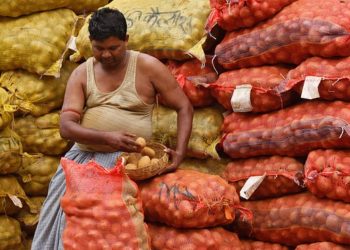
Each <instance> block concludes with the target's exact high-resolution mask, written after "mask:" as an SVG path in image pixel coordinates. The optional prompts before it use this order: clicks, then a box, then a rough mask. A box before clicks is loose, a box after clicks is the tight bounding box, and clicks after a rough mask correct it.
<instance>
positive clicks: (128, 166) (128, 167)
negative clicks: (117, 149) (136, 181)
mask: <svg viewBox="0 0 350 250" xmlns="http://www.w3.org/2000/svg"><path fill="white" fill-rule="evenodd" d="M125 168H126V169H137V165H135V164H132V163H129V164H127V165H126V166H125Z"/></svg>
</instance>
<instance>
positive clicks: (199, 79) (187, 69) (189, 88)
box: [167, 59, 217, 107]
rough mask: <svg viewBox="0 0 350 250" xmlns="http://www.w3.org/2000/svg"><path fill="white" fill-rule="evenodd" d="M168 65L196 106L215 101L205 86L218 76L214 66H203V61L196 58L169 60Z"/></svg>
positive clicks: (207, 104)
mask: <svg viewBox="0 0 350 250" xmlns="http://www.w3.org/2000/svg"><path fill="white" fill-rule="evenodd" d="M167 66H168V68H169V70H170V72H171V73H172V75H173V76H174V77H175V78H176V80H177V82H178V84H179V85H180V87H181V88H182V89H183V91H184V92H185V94H186V96H187V97H188V99H189V100H190V101H191V103H192V105H193V106H194V107H206V106H210V105H211V104H213V103H214V98H213V97H212V96H211V94H210V90H209V89H208V88H206V87H205V86H206V85H207V84H208V83H210V82H213V81H215V80H216V78H217V75H216V73H215V71H214V69H213V68H212V67H210V66H209V65H206V66H205V67H203V68H202V64H201V62H200V61H198V60H196V59H194V60H190V61H186V62H185V63H180V62H176V61H169V62H168V63H167Z"/></svg>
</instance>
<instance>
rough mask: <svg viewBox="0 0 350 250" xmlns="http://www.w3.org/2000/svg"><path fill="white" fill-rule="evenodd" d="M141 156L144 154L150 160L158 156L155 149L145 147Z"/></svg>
mask: <svg viewBox="0 0 350 250" xmlns="http://www.w3.org/2000/svg"><path fill="white" fill-rule="evenodd" d="M141 154H142V155H147V156H149V157H150V158H153V157H155V156H156V152H155V151H154V150H153V149H151V148H150V147H144V148H143V149H142V151H141Z"/></svg>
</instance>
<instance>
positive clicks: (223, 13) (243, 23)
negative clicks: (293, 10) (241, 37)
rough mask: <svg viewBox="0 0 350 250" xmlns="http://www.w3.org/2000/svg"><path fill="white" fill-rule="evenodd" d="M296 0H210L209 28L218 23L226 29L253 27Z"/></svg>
mask: <svg viewBox="0 0 350 250" xmlns="http://www.w3.org/2000/svg"><path fill="white" fill-rule="evenodd" d="M294 1H295V0H272V1H271V0H270V1H264V0H210V7H211V8H212V11H211V13H210V16H209V20H208V25H207V29H210V28H211V27H212V26H213V25H215V24H216V23H217V24H219V26H220V27H221V28H223V29H224V30H228V31H232V30H235V29H239V28H245V27H252V26H254V25H255V24H257V23H258V22H260V21H262V20H265V19H268V18H269V17H272V16H274V15H275V14H276V13H277V12H278V11H280V10H281V9H282V8H283V7H284V6H286V5H288V4H290V3H292V2H294Z"/></svg>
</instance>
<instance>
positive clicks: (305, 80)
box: [278, 57, 350, 101]
mask: <svg viewBox="0 0 350 250" xmlns="http://www.w3.org/2000/svg"><path fill="white" fill-rule="evenodd" d="M315 77H316V78H315ZM313 79H315V80H313ZM313 81H316V84H317V85H315V86H313ZM349 85H350V57H346V58H341V59H325V58H320V57H312V58H309V59H307V60H305V61H304V62H302V63H301V64H300V65H299V66H298V67H296V68H295V69H293V70H291V71H289V73H288V75H287V79H286V81H284V82H283V83H281V85H280V86H279V87H278V88H279V92H286V91H289V90H290V89H294V90H296V91H297V92H299V94H301V95H302V97H303V98H306V99H314V98H318V97H320V98H321V99H325V100H343V101H350V88H349Z"/></svg>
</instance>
